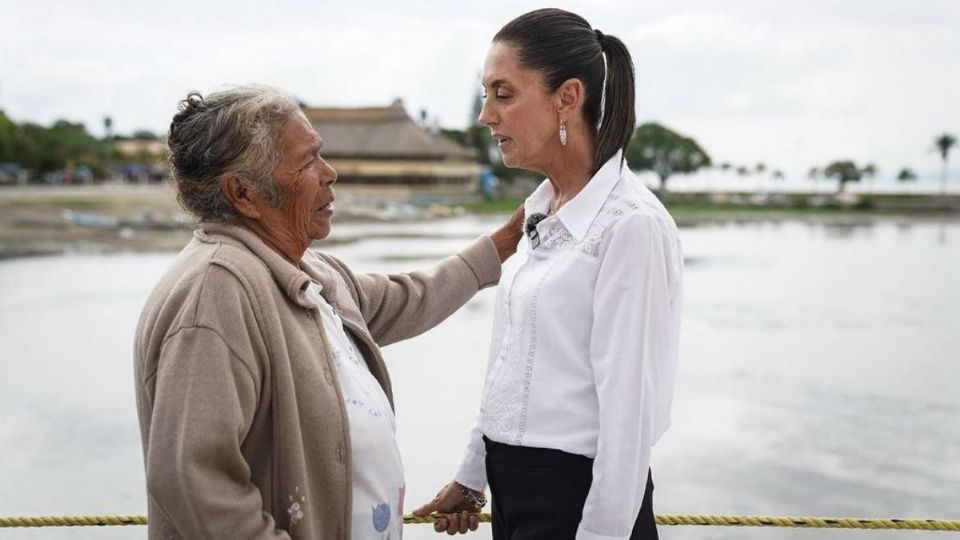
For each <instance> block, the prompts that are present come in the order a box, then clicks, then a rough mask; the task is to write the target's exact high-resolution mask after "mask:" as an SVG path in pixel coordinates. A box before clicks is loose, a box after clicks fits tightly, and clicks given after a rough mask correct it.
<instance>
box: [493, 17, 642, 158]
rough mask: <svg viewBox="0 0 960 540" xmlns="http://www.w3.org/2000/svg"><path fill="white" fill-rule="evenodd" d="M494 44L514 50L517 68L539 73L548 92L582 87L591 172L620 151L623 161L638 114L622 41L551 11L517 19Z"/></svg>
mask: <svg viewBox="0 0 960 540" xmlns="http://www.w3.org/2000/svg"><path fill="white" fill-rule="evenodd" d="M493 41H494V42H498V41H499V42H504V43H508V44H510V45H512V46H514V47H516V49H517V54H518V57H519V61H520V64H521V65H522V66H524V67H525V68H528V69H534V70H537V71H539V72H541V73H543V75H544V80H545V81H546V84H547V87H548V90H549V91H550V92H555V91H556V90H557V89H558V88H560V85H561V84H563V83H564V81H566V80H568V79H579V80H580V81H581V82H582V83H583V87H584V94H585V96H584V105H583V120H584V122H586V124H587V125H588V126H589V128H590V130H591V132H592V134H593V135H594V136H595V141H594V142H595V143H596V149H595V151H594V163H593V172H596V171H597V170H598V169H600V167H601V166H603V164H604V163H606V162H607V160H609V159H610V158H611V157H613V155H614V154H616V153H617V151H618V150H622V151H623V153H624V156H625V155H626V151H627V145H628V144H629V143H630V137H631V136H632V135H633V128H634V124H635V123H636V112H635V104H634V102H635V90H634V73H633V61H632V60H631V58H630V52H629V51H628V50H627V47H626V46H625V45H624V44H623V42H622V41H620V40H619V39H617V38H616V37H614V36H608V35H605V34H603V33H602V32H600V31H599V30H593V28H592V27H591V26H590V23H588V22H587V21H586V20H585V19H584V18H583V17H581V16H579V15H576V14H574V13H570V12H569V11H564V10H562V9H554V8H547V9H538V10H536V11H531V12H529V13H526V14H524V15H521V16H519V17H517V18H516V19H514V20H512V21H510V22H509V23H507V24H506V26H504V27H503V28H501V29H500V31H499V32H497V35H496V36H494V38H493ZM604 55H606V57H607V60H606V68H605V67H604V58H603V57H604ZM605 72H606V85H604V74H605ZM604 86H606V95H605V96H604ZM601 98H604V99H603V101H604V103H603V107H602V110H601ZM597 124H600V129H599V131H597ZM621 163H622V161H621Z"/></svg>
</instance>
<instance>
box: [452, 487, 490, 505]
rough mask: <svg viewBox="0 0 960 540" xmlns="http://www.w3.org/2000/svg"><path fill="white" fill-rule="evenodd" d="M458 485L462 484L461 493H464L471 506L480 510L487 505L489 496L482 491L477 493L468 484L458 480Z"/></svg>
mask: <svg viewBox="0 0 960 540" xmlns="http://www.w3.org/2000/svg"><path fill="white" fill-rule="evenodd" d="M457 485H458V486H460V493H463V498H464V499H466V501H467V502H468V503H469V504H470V505H471V506H473V507H474V508H476V509H477V510H480V509H481V508H483V507H484V506H486V505H487V498H486V497H485V496H484V495H483V494H482V493H481V494H480V495H477V494H476V493H474V491H473V490H472V489H468V488H467V486H464V485H463V484H461V483H460V482H457Z"/></svg>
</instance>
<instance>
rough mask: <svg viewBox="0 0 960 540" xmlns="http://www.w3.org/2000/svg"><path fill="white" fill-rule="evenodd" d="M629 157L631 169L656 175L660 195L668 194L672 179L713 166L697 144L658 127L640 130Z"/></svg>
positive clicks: (628, 161) (652, 126) (644, 126)
mask: <svg viewBox="0 0 960 540" xmlns="http://www.w3.org/2000/svg"><path fill="white" fill-rule="evenodd" d="M626 157H627V163H628V164H629V166H630V168H632V169H635V170H640V171H652V172H654V173H655V174H656V175H657V177H658V178H659V179H660V191H666V189H667V179H669V178H670V177H671V176H673V175H675V174H689V173H692V172H696V171H697V170H699V169H700V168H701V167H709V166H710V156H709V155H708V154H707V153H706V152H705V151H704V150H703V148H701V147H700V145H699V144H697V142H696V141H694V140H693V139H691V138H690V137H684V136H683V135H680V134H678V133H676V132H674V131H671V130H670V129H668V128H666V127H664V126H662V125H660V124H657V123H646V124H642V125H641V126H640V127H638V128H637V130H636V131H635V132H634V135H633V140H632V141H630V145H629V146H628V147H627V156H626Z"/></svg>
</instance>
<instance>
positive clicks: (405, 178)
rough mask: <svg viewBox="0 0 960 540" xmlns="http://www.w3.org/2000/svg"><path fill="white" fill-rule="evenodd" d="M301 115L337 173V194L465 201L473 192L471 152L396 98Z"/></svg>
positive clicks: (475, 168)
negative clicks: (374, 104)
mask: <svg viewBox="0 0 960 540" xmlns="http://www.w3.org/2000/svg"><path fill="white" fill-rule="evenodd" d="M303 112H304V113H305V114H306V116H307V118H308V119H309V120H310V122H311V123H312V124H313V126H314V128H315V129H316V130H317V132H318V133H320V136H321V137H323V140H324V145H323V151H322V152H321V153H322V154H323V156H324V158H326V159H327V160H328V161H329V162H330V164H331V165H333V167H334V168H335V169H336V170H337V173H338V180H337V184H338V188H340V189H341V190H344V189H346V190H347V191H353V192H356V193H362V194H367V195H375V196H387V197H393V198H406V199H418V198H420V199H423V198H434V197H435V198H444V199H465V198H469V197H473V196H475V195H476V194H477V192H478V189H479V182H480V174H481V172H482V169H481V165H480V164H479V163H478V161H477V154H476V151H474V150H473V149H472V148H468V147H465V146H461V145H460V144H457V143H456V142H453V141H451V140H449V139H447V138H445V137H443V136H441V135H439V134H434V133H432V132H431V131H430V130H428V129H427V128H425V127H422V126H420V125H418V124H417V123H416V122H414V121H413V120H412V119H411V118H410V117H409V116H408V115H407V113H406V111H405V110H404V108H403V103H402V102H401V101H400V100H396V101H394V102H393V104H391V105H390V106H389V107H364V108H334V107H312V108H305V109H304V111H303Z"/></svg>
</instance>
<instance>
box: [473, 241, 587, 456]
mask: <svg viewBox="0 0 960 540" xmlns="http://www.w3.org/2000/svg"><path fill="white" fill-rule="evenodd" d="M568 234H569V233H568ZM554 262H555V261H536V260H531V261H530V262H528V264H531V265H533V266H531V267H528V268H526V269H525V270H526V271H528V272H533V273H535V275H527V276H523V278H522V279H524V280H530V281H531V282H532V283H534V284H535V285H534V287H533V290H532V292H530V293H529V294H527V295H526V296H525V297H522V298H516V299H515V300H514V301H516V302H520V303H521V305H523V306H524V309H523V313H522V315H521V316H520V321H518V322H519V325H518V328H517V333H516V334H514V335H515V336H518V339H516V341H521V340H520V339H519V338H522V337H523V336H525V335H526V332H527V329H528V328H529V331H530V338H529V339H530V341H529V343H528V344H527V346H526V347H525V349H526V354H524V355H523V356H520V355H518V354H511V352H513V351H514V350H516V348H515V347H513V346H512V345H513V341H512V340H511V339H510V337H509V336H504V338H503V340H502V344H501V346H500V351H499V353H498V354H499V357H498V358H497V361H496V362H495V365H494V366H491V370H492V372H491V373H490V375H489V380H488V381H487V390H486V391H485V395H484V400H483V404H482V405H481V408H482V409H483V413H482V415H483V430H484V432H486V433H488V434H490V435H494V436H496V437H497V438H500V439H502V440H508V441H511V442H512V443H513V444H517V445H519V444H523V436H524V435H525V434H526V431H527V412H528V406H529V403H530V384H531V382H532V380H533V368H534V365H535V363H536V351H537V305H538V299H539V296H540V289H541V288H542V284H543V281H544V279H545V278H546V277H547V276H548V275H549V274H550V271H551V270H552V269H553V266H554ZM522 271H523V269H521V272H522ZM536 274H539V275H536ZM515 279H516V278H515ZM504 302H505V304H507V305H505V306H504V309H505V310H506V312H507V313H509V312H510V307H509V299H505V300H504ZM504 331H506V330H504ZM518 390H519V391H518Z"/></svg>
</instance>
